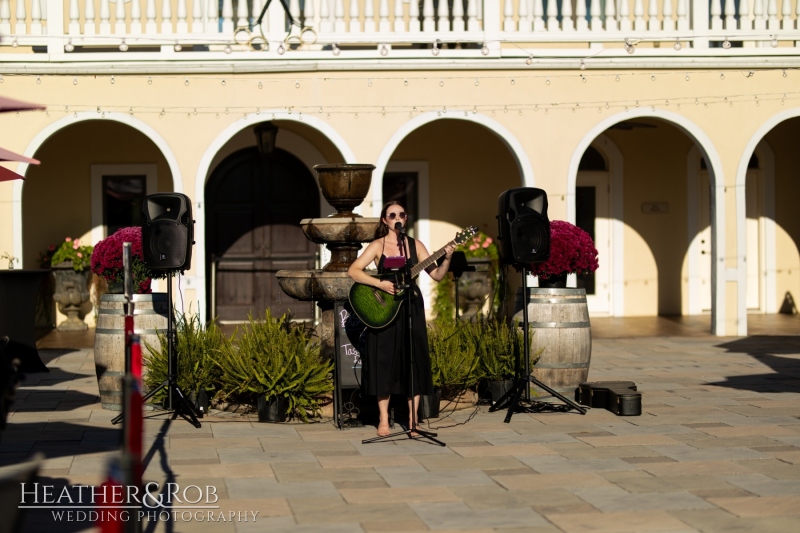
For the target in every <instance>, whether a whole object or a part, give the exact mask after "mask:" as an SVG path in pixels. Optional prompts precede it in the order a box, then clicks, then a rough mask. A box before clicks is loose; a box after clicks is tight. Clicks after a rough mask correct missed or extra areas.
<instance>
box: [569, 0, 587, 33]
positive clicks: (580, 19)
mask: <svg viewBox="0 0 800 533" xmlns="http://www.w3.org/2000/svg"><path fill="white" fill-rule="evenodd" d="M570 3H571V2H570ZM575 26H576V27H577V28H578V31H586V30H588V29H589V21H588V20H586V0H577V2H575Z"/></svg>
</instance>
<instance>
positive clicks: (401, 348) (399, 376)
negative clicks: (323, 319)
mask: <svg viewBox="0 0 800 533" xmlns="http://www.w3.org/2000/svg"><path fill="white" fill-rule="evenodd" d="M408 248H409V251H410V261H411V264H412V265H415V264H417V250H416V244H415V243H414V239H412V238H411V237H408ZM385 258H386V256H385V255H383V254H381V259H380V261H379V262H378V273H379V274H382V273H383V271H384V268H383V262H384V259H385ZM411 286H412V287H413V290H414V293H415V297H414V298H413V305H412V306H411V320H412V324H413V330H414V331H413V335H414V368H415V372H414V395H417V394H431V393H433V377H432V375H431V358H430V353H429V351H428V331H427V328H426V325H425V303H424V302H423V300H422V293H421V292H420V290H419V287H417V284H416V283H412V285H411ZM407 306H408V302H405V303H404V304H403V306H402V307H401V309H400V312H399V313H398V314H397V318H395V320H394V322H392V323H391V324H389V325H388V326H386V327H383V328H381V329H372V328H367V330H366V333H365V346H364V350H363V351H362V353H363V354H364V357H363V358H362V368H361V380H362V381H361V387H362V392H363V393H364V394H368V395H372V396H382V397H385V396H389V395H391V394H402V395H403V396H408V395H409V383H408V375H409V372H408V369H409V366H410V361H409V357H408V350H407V349H406V346H407V344H408V335H407V331H408V315H407V314H406V309H407Z"/></svg>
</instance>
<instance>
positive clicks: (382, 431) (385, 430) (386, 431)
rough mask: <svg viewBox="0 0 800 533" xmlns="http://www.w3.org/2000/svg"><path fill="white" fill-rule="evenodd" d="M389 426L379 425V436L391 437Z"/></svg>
mask: <svg viewBox="0 0 800 533" xmlns="http://www.w3.org/2000/svg"><path fill="white" fill-rule="evenodd" d="M389 433H390V430H389V424H378V436H379V437H385V436H387V435H389Z"/></svg>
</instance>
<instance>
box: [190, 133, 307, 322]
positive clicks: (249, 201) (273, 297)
mask: <svg viewBox="0 0 800 533" xmlns="http://www.w3.org/2000/svg"><path fill="white" fill-rule="evenodd" d="M206 206H207V213H208V221H207V225H206V242H207V243H208V247H209V250H208V253H207V256H208V257H209V261H210V264H209V265H208V268H209V272H214V275H213V276H211V278H212V279H211V284H212V286H211V287H209V295H210V298H211V300H212V301H211V302H209V304H210V309H212V314H214V315H215V316H216V317H217V318H218V319H219V320H220V321H222V322H240V321H245V320H247V318H248V315H250V314H252V315H253V316H256V315H259V314H263V313H264V311H265V310H266V309H270V310H271V312H272V315H273V316H280V315H281V314H283V313H286V312H289V313H292V314H293V316H294V318H295V319H310V318H312V317H313V308H312V303H311V302H299V301H297V300H295V299H293V298H290V297H289V296H287V295H286V294H284V292H283V291H282V290H281V289H280V287H279V285H278V280H277V279H276V278H275V272H277V271H278V270H284V269H312V268H314V264H315V262H316V251H317V249H316V245H314V243H312V242H311V241H309V240H308V239H306V237H305V235H303V232H302V230H301V229H300V224H299V223H300V220H302V219H304V218H313V217H318V216H319V192H318V187H317V183H316V181H315V180H314V177H313V176H312V175H311V172H310V171H309V170H308V169H307V168H306V166H305V165H304V164H303V163H302V162H301V161H300V160H299V159H297V158H296V157H294V156H293V155H292V154H290V153H289V152H286V151H284V150H281V149H278V148H276V149H275V150H274V152H273V153H272V154H270V155H269V156H262V155H261V154H260V153H259V152H258V150H257V149H256V148H245V149H243V150H240V151H238V152H235V153H233V154H231V155H230V156H228V157H227V158H226V159H225V160H223V161H222V163H220V165H219V166H218V167H217V168H216V169H215V170H214V173H213V174H212V175H211V178H210V179H209V181H208V184H207V185H206Z"/></svg>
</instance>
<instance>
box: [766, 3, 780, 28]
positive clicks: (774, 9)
mask: <svg viewBox="0 0 800 533" xmlns="http://www.w3.org/2000/svg"><path fill="white" fill-rule="evenodd" d="M767 15H768V18H767V29H768V30H777V29H778V28H779V27H780V24H779V22H778V1H777V0H769V4H767Z"/></svg>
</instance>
